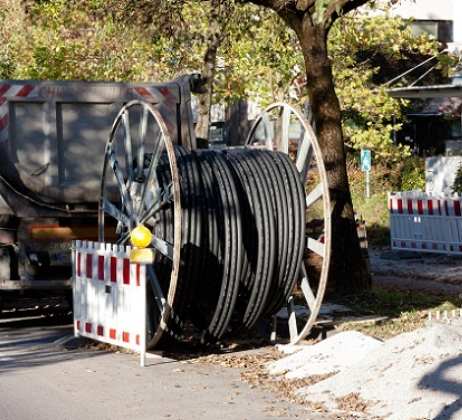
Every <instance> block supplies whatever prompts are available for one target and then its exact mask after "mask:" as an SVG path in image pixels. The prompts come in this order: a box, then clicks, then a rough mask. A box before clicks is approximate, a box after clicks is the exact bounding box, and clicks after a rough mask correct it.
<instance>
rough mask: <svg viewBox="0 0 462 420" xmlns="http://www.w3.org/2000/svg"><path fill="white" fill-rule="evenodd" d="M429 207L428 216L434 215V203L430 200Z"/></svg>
mask: <svg viewBox="0 0 462 420" xmlns="http://www.w3.org/2000/svg"><path fill="white" fill-rule="evenodd" d="M427 205H428V214H433V201H432V200H428V201H427Z"/></svg>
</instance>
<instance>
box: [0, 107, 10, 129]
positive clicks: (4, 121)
mask: <svg viewBox="0 0 462 420" xmlns="http://www.w3.org/2000/svg"><path fill="white" fill-rule="evenodd" d="M0 105H1V104H0ZM7 127H8V114H7V115H4V116H3V117H2V118H0V131H3V130H4V129H5V128H7Z"/></svg>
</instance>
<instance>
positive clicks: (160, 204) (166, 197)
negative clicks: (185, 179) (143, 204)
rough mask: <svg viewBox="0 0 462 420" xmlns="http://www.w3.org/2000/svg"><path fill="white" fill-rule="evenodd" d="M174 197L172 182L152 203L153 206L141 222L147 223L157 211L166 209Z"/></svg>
mask: <svg viewBox="0 0 462 420" xmlns="http://www.w3.org/2000/svg"><path fill="white" fill-rule="evenodd" d="M172 197H173V190H172V184H170V185H168V186H167V188H166V189H165V190H164V191H162V192H161V193H160V194H159V195H158V196H157V198H156V199H155V200H154V201H153V203H152V204H151V207H149V209H148V210H147V211H146V212H145V213H144V214H143V216H142V217H141V223H146V222H147V221H148V220H149V219H150V218H151V217H153V216H154V214H156V213H157V212H159V211H160V210H162V209H164V208H165V207H167V206H168V205H169V203H170V202H171V199H172Z"/></svg>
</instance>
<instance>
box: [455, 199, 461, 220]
mask: <svg viewBox="0 0 462 420" xmlns="http://www.w3.org/2000/svg"><path fill="white" fill-rule="evenodd" d="M454 213H455V215H456V216H461V213H460V201H459V200H456V201H454Z"/></svg>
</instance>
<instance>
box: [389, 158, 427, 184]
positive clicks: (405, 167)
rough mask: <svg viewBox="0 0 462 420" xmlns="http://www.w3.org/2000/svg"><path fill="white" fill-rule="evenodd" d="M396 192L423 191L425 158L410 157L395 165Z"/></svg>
mask: <svg viewBox="0 0 462 420" xmlns="http://www.w3.org/2000/svg"><path fill="white" fill-rule="evenodd" d="M397 169H398V174H399V176H398V180H397V181H398V182H397V185H396V186H397V188H396V191H412V190H421V191H425V158H423V157H418V156H412V157H409V158H407V159H405V160H404V161H403V162H402V163H400V164H399V165H397Z"/></svg>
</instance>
